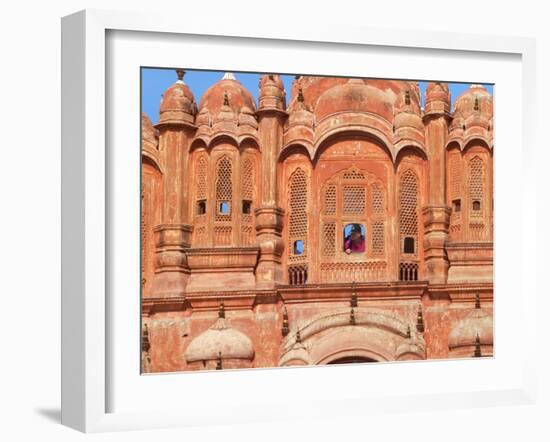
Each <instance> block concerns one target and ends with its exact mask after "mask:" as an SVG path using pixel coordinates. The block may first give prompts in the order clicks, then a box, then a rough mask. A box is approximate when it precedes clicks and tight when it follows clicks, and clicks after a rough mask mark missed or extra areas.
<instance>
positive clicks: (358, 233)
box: [344, 224, 365, 255]
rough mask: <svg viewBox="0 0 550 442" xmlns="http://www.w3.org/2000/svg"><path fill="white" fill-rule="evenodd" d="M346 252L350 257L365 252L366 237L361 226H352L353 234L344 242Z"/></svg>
mask: <svg viewBox="0 0 550 442" xmlns="http://www.w3.org/2000/svg"><path fill="white" fill-rule="evenodd" d="M344 251H345V252H346V253H347V254H348V255H349V254H350V253H360V252H364V251H365V236H364V235H363V233H362V230H361V225H360V224H352V225H351V232H350V234H349V235H348V236H346V238H345V240H344Z"/></svg>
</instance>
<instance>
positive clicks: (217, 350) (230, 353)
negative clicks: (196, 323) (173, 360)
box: [185, 318, 254, 362]
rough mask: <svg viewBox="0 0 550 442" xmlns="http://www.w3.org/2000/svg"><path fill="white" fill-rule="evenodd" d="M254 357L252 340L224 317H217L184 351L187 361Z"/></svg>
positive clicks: (250, 358) (249, 358)
mask: <svg viewBox="0 0 550 442" xmlns="http://www.w3.org/2000/svg"><path fill="white" fill-rule="evenodd" d="M220 354H221V358H222V359H248V360H252V359H253V358H254V347H253V345H252V341H251V340H250V338H249V337H248V336H246V335H245V334H244V333H242V332H240V331H238V330H235V329H234V328H231V326H230V325H229V323H228V321H227V320H226V319H225V318H218V320H217V321H216V322H215V323H214V325H213V326H212V327H210V328H209V329H208V330H206V331H205V332H204V333H202V334H200V335H199V336H197V337H196V338H195V339H193V341H192V342H191V344H189V347H187V350H186V352H185V359H186V361H187V362H195V361H209V360H215V359H217V358H218V357H219V355H220Z"/></svg>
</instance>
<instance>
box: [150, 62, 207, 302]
mask: <svg viewBox="0 0 550 442" xmlns="http://www.w3.org/2000/svg"><path fill="white" fill-rule="evenodd" d="M195 113H196V105H195V101H194V98H193V95H192V94H191V91H190V90H189V88H188V87H187V85H186V84H185V83H184V82H183V71H180V70H178V81H176V83H175V84H174V85H172V86H171V87H170V88H168V90H167V91H166V92H165V93H164V95H163V99H162V102H161V106H160V119H159V122H158V124H157V125H156V128H157V129H158V130H159V159H160V165H161V168H162V172H163V188H164V195H163V202H164V204H163V207H162V214H161V220H162V221H161V224H160V225H158V226H156V227H155V229H154V232H155V243H156V268H155V278H154V280H153V290H152V292H153V296H155V297H176V296H182V295H183V293H184V292H185V287H186V285H187V281H188V279H189V267H188V265H187V257H186V255H185V249H186V248H188V247H190V245H191V233H192V227H191V225H190V220H189V216H190V214H189V190H188V189H189V187H190V186H189V182H190V180H191V177H189V176H188V170H189V168H188V163H189V144H190V141H191V140H192V138H193V135H194V133H195V129H196V126H195V125H194V116H195Z"/></svg>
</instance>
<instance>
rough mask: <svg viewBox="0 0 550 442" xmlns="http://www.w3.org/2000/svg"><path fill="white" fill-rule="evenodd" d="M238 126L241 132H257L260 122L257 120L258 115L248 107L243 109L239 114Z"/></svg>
mask: <svg viewBox="0 0 550 442" xmlns="http://www.w3.org/2000/svg"><path fill="white" fill-rule="evenodd" d="M238 125H239V128H240V131H246V130H252V131H256V130H257V129H258V120H256V114H255V113H254V111H253V110H252V109H250V108H249V107H248V106H243V107H242V108H241V110H240V112H239V121H238Z"/></svg>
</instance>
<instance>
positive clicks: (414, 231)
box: [399, 170, 418, 281]
mask: <svg viewBox="0 0 550 442" xmlns="http://www.w3.org/2000/svg"><path fill="white" fill-rule="evenodd" d="M399 233H400V240H401V241H400V247H401V253H402V257H401V260H400V263H399V279H400V280H402V281H416V280H417V279H418V263H417V262H415V261H412V262H411V261H410V258H409V256H410V255H412V256H416V255H417V253H418V180H417V178H416V175H415V174H414V172H412V171H411V170H407V171H405V172H404V173H403V174H402V175H401V179H400V182H399ZM405 238H413V240H414V243H413V244H414V250H413V253H412V254H407V255H405ZM403 255H405V256H403ZM405 260H406V261H405Z"/></svg>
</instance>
